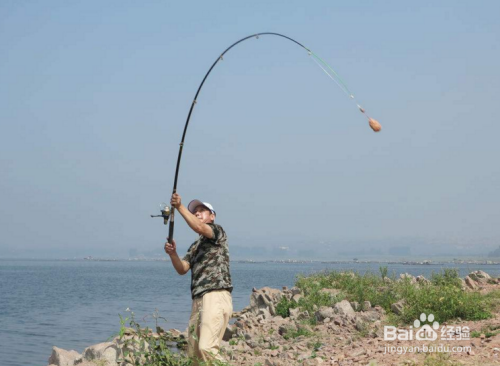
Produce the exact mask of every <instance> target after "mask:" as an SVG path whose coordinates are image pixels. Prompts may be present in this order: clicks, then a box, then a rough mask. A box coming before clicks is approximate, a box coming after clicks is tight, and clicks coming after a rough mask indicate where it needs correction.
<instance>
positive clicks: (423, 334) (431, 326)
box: [384, 313, 439, 341]
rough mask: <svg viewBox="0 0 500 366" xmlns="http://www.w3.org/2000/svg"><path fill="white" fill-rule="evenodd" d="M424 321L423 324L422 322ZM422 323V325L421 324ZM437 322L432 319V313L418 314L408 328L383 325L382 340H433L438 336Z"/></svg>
mask: <svg viewBox="0 0 500 366" xmlns="http://www.w3.org/2000/svg"><path fill="white" fill-rule="evenodd" d="M424 323H425V324H424ZM422 324H423V325H422ZM414 329H415V330H416V331H415V330H414ZM438 330H439V323H438V322H437V321H434V315H433V314H429V315H427V314H425V313H422V314H420V319H415V321H414V322H413V327H412V326H410V329H408V330H407V329H398V328H396V327H394V326H392V325H391V326H385V327H384V340H385V341H394V340H396V339H398V340H400V341H412V340H414V339H415V340H417V341H435V340H436V339H437V337H438V333H437V331H438Z"/></svg>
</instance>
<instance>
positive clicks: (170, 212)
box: [151, 32, 382, 243]
mask: <svg viewBox="0 0 500 366" xmlns="http://www.w3.org/2000/svg"><path fill="white" fill-rule="evenodd" d="M264 35H265V36H278V37H282V38H285V39H287V40H289V41H291V42H293V43H295V44H296V45H298V46H300V47H302V48H303V49H304V50H306V51H307V53H308V55H309V56H311V57H312V59H313V61H314V62H315V63H316V64H317V65H318V66H319V67H320V68H321V69H322V70H323V71H324V72H325V73H326V74H327V75H328V76H329V77H330V78H331V79H332V80H333V81H334V82H335V83H336V84H337V85H338V86H339V87H340V89H342V91H343V92H344V93H345V94H346V95H347V96H348V97H349V98H350V99H352V100H353V101H355V97H354V95H353V94H352V93H351V91H350V90H349V88H348V87H347V85H346V84H345V83H344V81H343V80H342V79H341V78H340V76H339V75H338V74H337V73H336V72H335V71H334V70H333V69H332V67H331V66H330V65H328V64H327V63H326V62H325V61H323V60H322V59H321V58H320V57H319V56H318V55H316V54H315V53H314V52H312V51H311V50H310V49H309V48H307V47H306V46H304V45H303V44H301V43H299V42H297V41H296V40H294V39H293V38H290V37H287V36H285V35H283V34H280V33H273V32H263V33H256V34H252V35H250V36H247V37H245V38H242V39H240V40H239V41H237V42H234V43H233V44H232V45H231V46H229V47H228V48H226V50H225V51H224V52H222V53H221V54H220V56H219V57H217V59H216V60H215V62H214V63H213V64H212V66H211V67H210V69H208V71H207V73H206V74H205V77H204V78H203V80H202V81H201V84H200V86H199V87H198V90H197V91H196V94H195V96H194V99H193V102H192V103H191V108H189V113H188V116H187V120H186V124H185V126H184V132H183V133H182V140H181V143H180V144H179V155H178V156H177V166H176V168H175V178H174V188H173V192H172V194H174V193H176V192H177V180H178V178H179V167H180V165H181V158H182V149H183V148H184V141H185V139H186V132H187V128H188V125H189V120H190V119H191V114H192V113H193V109H194V106H195V105H196V101H197V99H198V95H199V94H200V91H201V88H202V87H203V84H205V81H206V80H207V78H208V75H210V73H211V72H212V70H213V68H214V67H215V65H217V64H218V63H219V61H222V60H223V58H224V55H225V54H226V53H227V52H228V51H229V50H230V49H231V48H233V47H234V46H236V45H237V44H239V43H241V42H243V41H246V40H247V39H250V38H256V39H259V37H260V36H264ZM356 106H357V107H358V109H359V111H360V112H361V113H363V114H364V115H365V116H366V117H367V118H368V124H369V126H370V127H371V129H372V130H373V131H375V132H379V131H380V130H381V129H382V126H381V125H380V123H379V122H378V121H377V120H375V119H373V118H371V117H369V116H368V114H367V113H366V111H365V109H364V108H363V107H361V105H359V104H358V103H357V102H356ZM160 211H161V215H151V217H163V223H164V225H167V223H168V222H169V219H170V226H169V228H168V241H169V243H172V241H173V238H174V224H175V223H174V216H175V215H174V214H175V209H174V207H172V208H169V207H168V205H167V204H166V203H162V204H160Z"/></svg>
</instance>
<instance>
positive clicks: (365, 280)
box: [276, 267, 500, 324]
mask: <svg viewBox="0 0 500 366" xmlns="http://www.w3.org/2000/svg"><path fill="white" fill-rule="evenodd" d="M296 286H297V287H299V288H300V289H301V290H302V292H303V294H304V296H303V297H302V298H300V300H299V301H298V303H295V302H294V301H290V300H287V299H286V298H282V300H281V302H280V303H279V304H278V306H277V307H276V311H277V312H278V314H280V315H282V316H289V314H290V309H292V308H296V307H299V308H300V309H301V310H307V311H308V312H309V314H311V315H312V314H314V312H315V309H317V308H319V307H320V306H332V305H334V304H335V303H337V302H339V301H341V300H344V299H346V300H348V301H350V302H357V303H359V304H360V305H361V306H362V305H363V303H364V301H369V302H370V303H371V305H372V306H376V305H379V306H381V307H382V308H383V309H384V310H385V311H386V312H387V313H388V314H389V316H390V318H391V320H392V321H394V322H396V323H403V324H410V323H413V321H414V320H415V319H418V318H419V317H420V314H422V313H425V314H434V317H435V319H436V320H437V321H438V322H440V323H442V322H445V321H447V320H450V319H457V318H460V319H462V320H481V319H488V318H490V317H491V316H492V313H491V312H492V310H493V309H494V308H495V307H497V306H498V303H499V300H500V292H498V291H494V292H491V293H489V294H487V295H483V294H481V293H479V292H477V291H466V290H465V289H463V288H462V280H461V279H460V277H459V274H458V271H457V270H456V269H444V270H442V271H441V272H439V273H433V274H432V276H431V279H430V280H427V281H421V282H418V284H415V283H412V279H411V278H402V279H396V276H395V274H392V276H390V277H389V276H388V275H387V267H380V274H375V273H372V272H367V273H365V274H363V275H362V274H359V273H357V272H339V271H332V272H322V273H318V274H314V275H311V276H307V277H305V276H299V277H298V279H297V281H296ZM323 289H336V290H340V291H339V292H338V293H337V294H336V295H332V293H329V292H328V291H325V290H323ZM397 302H402V303H403V311H402V312H401V314H400V315H396V314H394V313H393V311H392V309H391V305H392V304H394V303H397ZM311 321H312V322H314V319H311Z"/></svg>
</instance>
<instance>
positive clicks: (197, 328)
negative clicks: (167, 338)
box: [165, 193, 233, 365]
mask: <svg viewBox="0 0 500 366" xmlns="http://www.w3.org/2000/svg"><path fill="white" fill-rule="evenodd" d="M170 204H171V205H172V207H175V208H176V209H177V211H179V213H180V214H181V215H182V217H183V218H184V220H186V223H187V224H188V226H189V227H190V228H191V229H193V230H194V231H195V232H196V233H197V234H199V235H200V236H199V237H198V239H197V240H196V241H195V242H194V243H193V244H191V246H190V247H189V249H188V251H187V254H186V255H185V256H184V258H182V259H180V258H179V256H178V255H177V250H176V248H177V246H176V243H175V240H172V244H169V241H170V240H167V242H166V243H165V252H166V253H167V254H168V255H169V256H170V260H171V261H172V265H173V266H174V268H175V270H176V271H177V273H179V274H180V275H184V274H186V273H187V272H188V271H189V270H190V269H191V297H192V299H193V305H192V308H191V317H190V319H189V325H188V355H189V356H190V357H192V358H193V359H194V365H197V364H198V361H200V362H205V363H210V361H213V360H219V361H222V362H224V359H223V358H222V356H221V355H220V354H219V347H220V342H221V340H222V337H223V336H224V332H225V330H226V327H227V324H228V322H229V319H230V318H231V315H232V313H233V302H232V298H231V292H232V290H233V286H232V285H231V275H230V273H229V251H228V245H227V236H226V233H225V232H224V230H223V229H222V227H221V226H220V225H217V224H215V223H214V221H215V211H214V208H213V207H212V205H211V204H209V203H206V202H201V201H199V200H193V201H191V202H190V203H189V205H188V207H187V208H186V207H185V206H184V205H183V204H182V203H181V196H179V195H178V194H177V193H174V194H173V195H172V199H171V200H170Z"/></svg>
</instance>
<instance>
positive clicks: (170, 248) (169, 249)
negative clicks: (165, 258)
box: [165, 238, 177, 255]
mask: <svg viewBox="0 0 500 366" xmlns="http://www.w3.org/2000/svg"><path fill="white" fill-rule="evenodd" d="M165 253H167V254H168V255H173V254H176V253H177V245H176V244H175V239H172V244H170V243H169V240H168V238H167V242H166V243H165Z"/></svg>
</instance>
